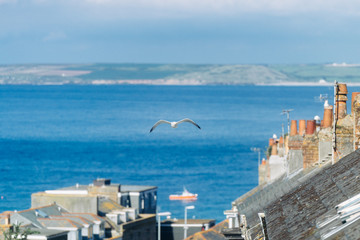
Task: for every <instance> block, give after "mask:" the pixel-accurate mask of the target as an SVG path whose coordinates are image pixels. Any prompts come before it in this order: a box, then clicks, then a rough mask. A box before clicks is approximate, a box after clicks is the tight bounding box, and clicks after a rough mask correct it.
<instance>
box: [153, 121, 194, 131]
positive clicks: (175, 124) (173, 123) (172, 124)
mask: <svg viewBox="0 0 360 240" xmlns="http://www.w3.org/2000/svg"><path fill="white" fill-rule="evenodd" d="M183 122H189V123H192V124H194V125H195V126H196V127H198V128H199V129H201V127H200V126H199V125H197V124H196V123H195V122H194V121H193V120H191V119H189V118H185V119H183V120H180V121H178V122H169V121H166V120H159V121H157V122H156V123H155V124H154V126H153V127H152V128H151V129H150V132H152V131H153V130H154V129H155V128H156V127H157V126H158V125H160V124H162V123H167V124H170V125H171V127H172V128H177V126H178V124H179V123H183Z"/></svg>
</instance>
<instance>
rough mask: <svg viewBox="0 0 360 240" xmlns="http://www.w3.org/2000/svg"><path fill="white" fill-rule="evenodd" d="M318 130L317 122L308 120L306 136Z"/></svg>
mask: <svg viewBox="0 0 360 240" xmlns="http://www.w3.org/2000/svg"><path fill="white" fill-rule="evenodd" d="M315 129H316V120H307V128H306V135H312V134H314V132H315Z"/></svg>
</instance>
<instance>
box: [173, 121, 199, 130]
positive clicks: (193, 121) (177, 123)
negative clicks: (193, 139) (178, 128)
mask: <svg viewBox="0 0 360 240" xmlns="http://www.w3.org/2000/svg"><path fill="white" fill-rule="evenodd" d="M182 122H189V123H192V124H194V125H195V126H196V127H198V128H199V129H201V127H200V126H199V125H197V124H196V123H195V122H194V121H193V120H191V119H189V118H185V119H183V120H180V121H178V122H177V123H176V125H177V124H179V123H182Z"/></svg>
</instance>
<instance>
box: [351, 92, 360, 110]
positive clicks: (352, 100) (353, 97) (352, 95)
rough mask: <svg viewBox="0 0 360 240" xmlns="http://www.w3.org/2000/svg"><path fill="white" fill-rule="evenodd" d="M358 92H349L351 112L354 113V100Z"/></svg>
mask: <svg viewBox="0 0 360 240" xmlns="http://www.w3.org/2000/svg"><path fill="white" fill-rule="evenodd" d="M359 94H360V92H353V93H352V94H351V113H352V114H354V102H355V98H356V96H357V95H359Z"/></svg>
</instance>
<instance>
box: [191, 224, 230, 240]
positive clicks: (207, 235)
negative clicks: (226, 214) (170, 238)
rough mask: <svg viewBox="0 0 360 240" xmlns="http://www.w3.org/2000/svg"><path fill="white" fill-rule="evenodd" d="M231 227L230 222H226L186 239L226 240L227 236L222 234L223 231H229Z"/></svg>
mask: <svg viewBox="0 0 360 240" xmlns="http://www.w3.org/2000/svg"><path fill="white" fill-rule="evenodd" d="M228 226H229V222H228V220H227V219H226V220H224V221H222V222H220V223H218V224H216V225H215V226H214V227H212V228H210V229H209V230H206V231H201V232H197V233H195V234H194V235H192V236H190V237H188V238H186V240H204V239H207V240H226V238H225V236H224V235H223V234H221V231H222V230H223V229H227V228H228Z"/></svg>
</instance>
